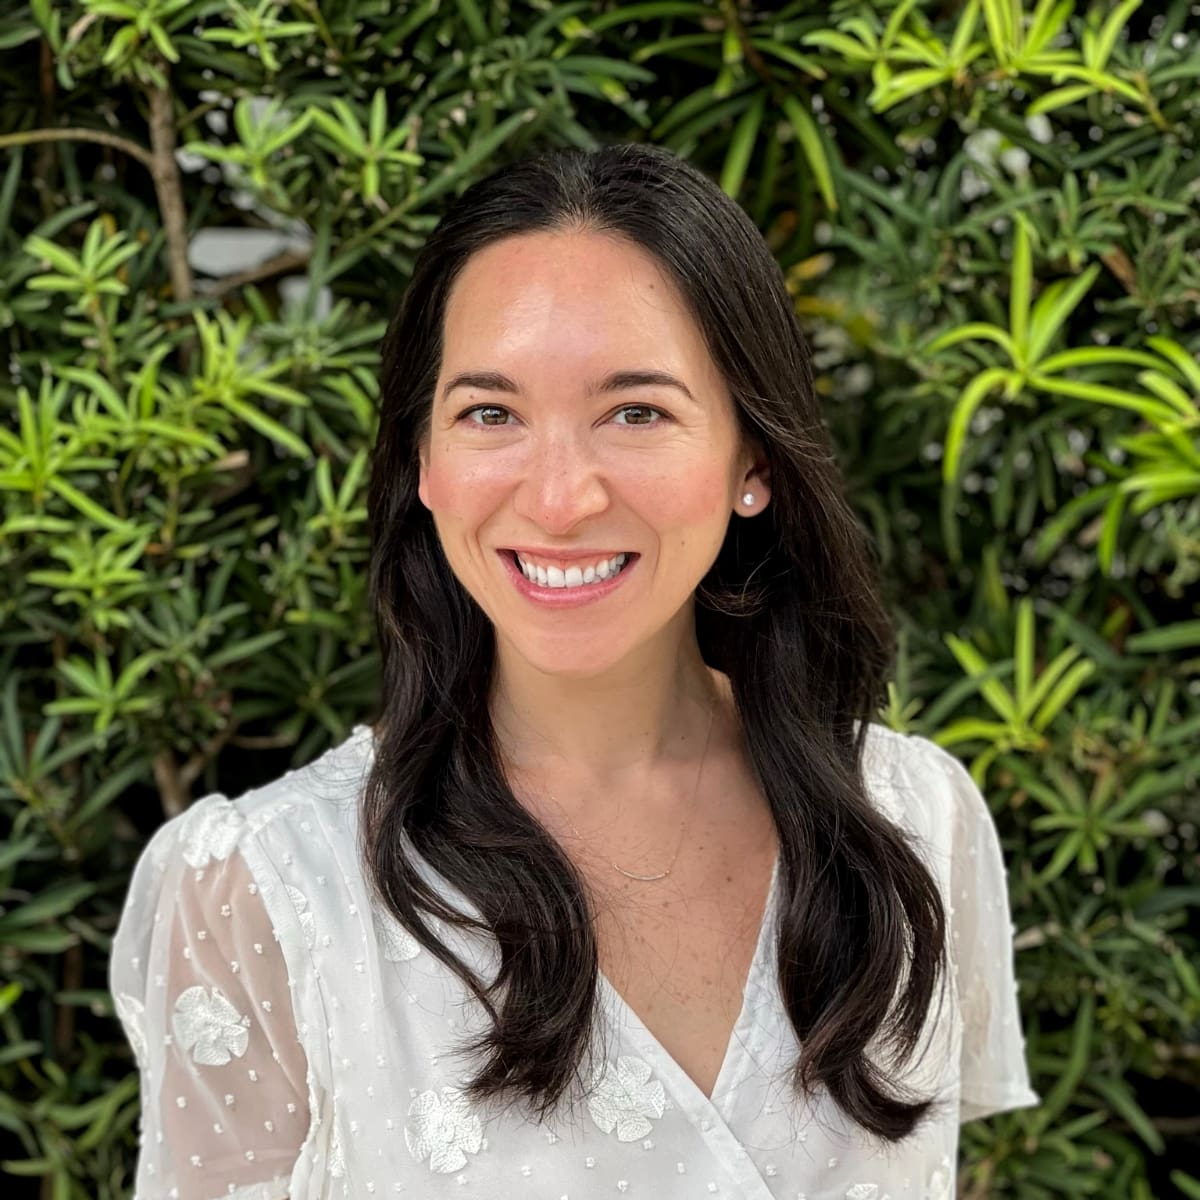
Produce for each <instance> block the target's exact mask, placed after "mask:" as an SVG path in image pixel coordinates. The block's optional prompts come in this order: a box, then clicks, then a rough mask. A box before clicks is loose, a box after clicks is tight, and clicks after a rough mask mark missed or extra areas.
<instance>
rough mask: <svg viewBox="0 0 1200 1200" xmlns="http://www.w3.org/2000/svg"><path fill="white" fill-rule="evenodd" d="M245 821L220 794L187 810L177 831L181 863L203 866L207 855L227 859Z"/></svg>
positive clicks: (220, 859)
mask: <svg viewBox="0 0 1200 1200" xmlns="http://www.w3.org/2000/svg"><path fill="white" fill-rule="evenodd" d="M245 824H246V821H245V818H244V817H243V816H242V814H241V813H239V812H238V810H237V809H236V808H235V807H234V806H233V804H231V803H230V802H229V801H228V800H226V799H225V798H224V797H219V798H218V799H217V800H216V801H214V803H212V804H208V803H204V802H201V803H199V804H197V805H196V806H195V807H193V808H190V809H188V811H187V813H186V814H185V816H184V821H183V828H182V829H181V830H180V833H179V839H180V842H181V843H182V845H183V860H184V862H186V863H187V864H188V866H190V867H203V866H205V865H206V864H207V862H208V860H209V859H210V858H215V859H216V860H217V861H218V862H220V861H222V860H224V859H226V858H228V857H229V855H230V854H231V853H232V852H233V848H234V846H235V845H236V844H237V840H238V837H239V836H240V835H241V832H242V829H243V828H244V827H245Z"/></svg>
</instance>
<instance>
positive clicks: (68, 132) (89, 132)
mask: <svg viewBox="0 0 1200 1200" xmlns="http://www.w3.org/2000/svg"><path fill="white" fill-rule="evenodd" d="M36 142H96V143H97V144H98V145H101V146H112V147H113V149H115V150H120V151H122V152H124V153H125V154H128V155H129V157H130V158H136V159H137V160H138V162H140V163H141V164H142V166H144V167H147V168H149V169H150V170H151V171H153V170H154V155H152V154H151V153H150V151H149V150H147V149H146V148H145V147H144V146H139V145H138V144H137V142H131V141H130V140H129V139H128V138H123V137H120V136H118V135H117V134H115V133H105V132H104V130H103V129H82V128H80V129H74V128H73V129H27V130H26V131H25V132H24V133H5V134H0V150H2V149H3V148H4V147H5V146H32V145H33V144H35V143H36Z"/></svg>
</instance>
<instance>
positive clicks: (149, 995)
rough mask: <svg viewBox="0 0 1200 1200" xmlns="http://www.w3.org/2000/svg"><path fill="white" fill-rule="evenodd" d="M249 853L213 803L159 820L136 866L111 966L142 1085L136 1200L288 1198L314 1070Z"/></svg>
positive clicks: (235, 816) (240, 829) (244, 833)
mask: <svg viewBox="0 0 1200 1200" xmlns="http://www.w3.org/2000/svg"><path fill="white" fill-rule="evenodd" d="M255 845H256V843H255V840H254V838H253V836H252V835H251V834H250V833H249V831H248V828H247V823H246V820H245V818H244V817H243V816H242V814H241V813H240V812H239V811H238V809H237V808H236V807H235V806H234V805H233V804H231V803H230V802H229V801H228V800H227V799H226V798H225V797H224V796H219V795H213V796H208V797H205V798H204V799H203V800H199V801H197V802H196V803H194V804H193V805H192V806H191V808H189V809H188V811H187V812H186V813H183V814H182V815H181V816H179V817H175V818H173V819H172V820H170V821H168V822H167V823H166V824H165V825H163V826H162V828H160V829H159V830H158V831H157V832H156V833H155V835H154V837H153V838H152V839H151V841H150V843H149V844H148V845H147V847H146V849H145V850H144V851H143V853H142V856H141V858H139V860H138V862H137V865H136V867H135V869H134V873H133V876H132V879H131V881H130V886H129V892H128V894H127V897H126V900H125V906H124V909H123V911H122V913H121V918H120V922H119V924H118V927H117V931H116V933H115V934H114V937H113V946H112V957H111V959H110V963H109V986H110V988H111V991H112V994H113V999H114V1002H115V1006H116V1011H117V1015H118V1017H119V1018H120V1021H121V1024H122V1026H123V1027H124V1030H125V1034H126V1037H127V1038H128V1040H129V1043H130V1045H131V1046H132V1048H133V1051H134V1055H135V1057H136V1059H137V1063H138V1068H139V1073H140V1077H141V1126H140V1128H141V1138H140V1150H139V1154H138V1163H137V1177H136V1183H135V1189H134V1200H230V1198H232V1200H285V1197H287V1196H288V1191H289V1181H290V1177H291V1174H292V1168H293V1165H294V1163H295V1161H296V1159H297V1157H298V1155H299V1152H300V1148H301V1146H302V1145H303V1143H304V1140H305V1138H306V1136H307V1132H308V1126H309V1104H308V1100H307V1096H308V1087H307V1082H306V1080H307V1075H308V1065H307V1059H306V1056H305V1053H304V1050H303V1047H302V1045H301V1043H300V1040H299V1037H298V1034H297V1025H296V1018H295V1014H294V1011H293V1007H292V1002H291V995H290V991H289V982H290V981H289V971H288V965H287V963H286V961H285V957H284V953H283V950H282V947H281V945H280V943H279V941H278V940H277V938H276V931H275V929H274V927H273V925H272V921H271V919H270V917H269V915H268V911H267V907H266V905H265V903H264V898H263V892H264V888H263V886H262V884H263V881H262V880H261V879H260V878H259V875H258V874H256V872H255V870H252V869H251V866H250V863H249V861H248V858H247V854H246V851H248V850H251V851H252V850H253V849H254V847H255ZM252 857H253V858H254V861H255V862H256V863H258V864H259V866H258V871H259V872H260V873H261V872H262V871H263V870H265V869H266V868H265V866H264V865H263V859H262V857H261V856H260V855H257V854H255V855H252ZM275 886H276V892H278V891H281V890H282V885H280V884H278V883H277V882H276V885H275Z"/></svg>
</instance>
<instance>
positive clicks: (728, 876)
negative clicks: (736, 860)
mask: <svg viewBox="0 0 1200 1200" xmlns="http://www.w3.org/2000/svg"><path fill="white" fill-rule="evenodd" d="M725 882H726V883H732V882H733V876H732V875H726V876H725Z"/></svg>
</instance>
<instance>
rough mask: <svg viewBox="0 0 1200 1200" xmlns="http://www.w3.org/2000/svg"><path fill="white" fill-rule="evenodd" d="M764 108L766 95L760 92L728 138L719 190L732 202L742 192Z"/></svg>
mask: <svg viewBox="0 0 1200 1200" xmlns="http://www.w3.org/2000/svg"><path fill="white" fill-rule="evenodd" d="M766 107H767V94H766V92H765V91H760V92H759V93H758V94H757V95H756V96H755V97H754V98H753V99H752V100H751V101H750V103H749V105H747V107H746V111H745V112H744V113H743V114H742V116H741V119H740V120H739V121H738V123H737V126H736V127H735V128H734V131H733V137H732V138H730V141H729V150H728V152H727V153H726V155H725V165H724V167H723V168H722V170H721V189H722V190H723V191H724V192H725V194H726V195H727V196H730V197H731V198H732V199H734V200H736V199H737V197H738V193H739V192H740V191H741V190H742V181H743V180H744V179H745V178H746V168H747V167H748V166H749V165H750V156H751V155H752V154H753V153H754V145H755V142H756V141H757V140H758V131H759V128H760V127H761V125H762V119H763V113H764V112H765V111H766Z"/></svg>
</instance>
